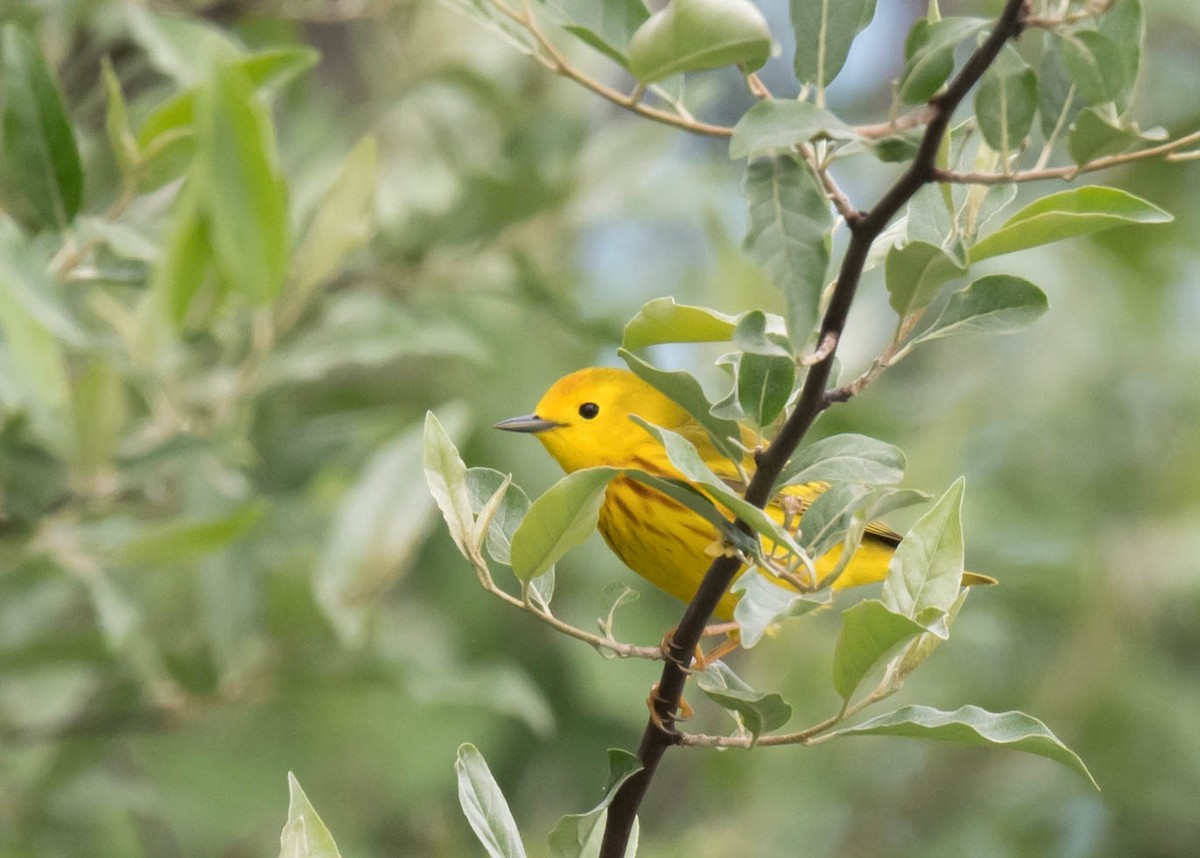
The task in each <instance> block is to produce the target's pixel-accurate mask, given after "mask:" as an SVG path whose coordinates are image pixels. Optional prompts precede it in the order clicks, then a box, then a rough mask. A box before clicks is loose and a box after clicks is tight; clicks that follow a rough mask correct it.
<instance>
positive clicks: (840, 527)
mask: <svg viewBox="0 0 1200 858" xmlns="http://www.w3.org/2000/svg"><path fill="white" fill-rule="evenodd" d="M870 496H871V491H870V489H868V488H867V487H866V486H864V485H862V484H860V483H837V484H835V485H833V486H830V487H829V488H828V489H826V490H825V491H823V492H821V494H820V495H818V496H817V499H816V500H814V501H813V502H812V505H811V506H810V507H809V508H808V509H806V510H805V511H804V515H803V516H801V517H800V533H799V535H798V537H797V538H798V541H799V542H800V544H801V545H802V546H804V550H805V551H806V552H808V556H809V557H820V556H821V555H822V554H824V553H825V552H826V551H828V550H829V549H831V548H833V546H834V545H836V544H838V543H839V542H841V541H842V537H843V536H844V535H845V532H846V528H848V527H849V526H850V524H851V521H852V519H853V518H854V517H855V516H856V515H857V514H858V513H859V512H860V511H861V510H862V507H863V504H864V503H865V502H866V501H867V499H868V498H869V497H870Z"/></svg>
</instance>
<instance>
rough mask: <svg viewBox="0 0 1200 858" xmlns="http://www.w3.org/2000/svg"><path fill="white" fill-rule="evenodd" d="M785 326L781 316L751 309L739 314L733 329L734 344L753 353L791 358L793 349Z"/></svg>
mask: <svg viewBox="0 0 1200 858" xmlns="http://www.w3.org/2000/svg"><path fill="white" fill-rule="evenodd" d="M784 328H785V326H784V321H783V319H781V318H780V317H779V316H775V315H768V314H767V313H764V312H762V310H751V311H750V312H748V313H743V314H742V315H740V316H738V320H737V325H736V326H735V327H734V329H733V344H734V345H735V346H737V347H738V348H739V349H741V350H742V351H744V352H749V353H751V354H756V355H767V356H775V355H778V356H781V357H787V358H790V357H791V356H792V350H791V348H790V347H789V345H788V340H787V334H786V333H785V332H784Z"/></svg>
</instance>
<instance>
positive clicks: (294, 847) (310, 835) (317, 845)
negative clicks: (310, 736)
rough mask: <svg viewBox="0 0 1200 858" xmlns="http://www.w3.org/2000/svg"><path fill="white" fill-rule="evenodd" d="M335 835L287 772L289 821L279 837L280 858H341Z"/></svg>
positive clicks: (296, 781) (297, 782)
mask: <svg viewBox="0 0 1200 858" xmlns="http://www.w3.org/2000/svg"><path fill="white" fill-rule="evenodd" d="M341 854H342V853H340V852H338V848H337V844H336V843H334V842H333V835H332V834H330V833H329V829H328V828H326V827H325V823H324V822H322V821H321V817H320V816H318V815H317V811H316V808H314V807H313V806H312V803H311V802H309V800H308V796H306V795H305V794H304V790H302V789H301V788H300V781H298V780H296V776H295V775H294V774H292V773H291V772H288V818H287V823H286V824H285V825H284V826H283V832H282V833H281V834H280V835H279V858H341Z"/></svg>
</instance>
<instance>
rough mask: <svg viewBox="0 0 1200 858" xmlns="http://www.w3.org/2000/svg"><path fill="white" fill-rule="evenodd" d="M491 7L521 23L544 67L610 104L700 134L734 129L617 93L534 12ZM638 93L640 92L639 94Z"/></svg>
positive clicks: (495, 0) (499, 1)
mask: <svg viewBox="0 0 1200 858" xmlns="http://www.w3.org/2000/svg"><path fill="white" fill-rule="evenodd" d="M489 2H490V3H491V5H492V7H493V8H494V9H496V10H497V11H498V12H500V14H502V15H504V16H505V17H507V18H510V19H511V20H513V21H515V22H516V23H517V24H519V25H520V26H522V27H524V28H525V29H526V30H527V31H528V32H529V34H530V35H531V36H533V38H534V40H535V41H536V42H537V44H538V47H540V48H541V50H542V51H544V52H545V53H544V54H535V55H534V56H535V57H536V58H537V60H538V62H540V63H541V64H542V65H544V66H545V67H546V68H547V69H549V70H550V71H552V72H554V73H555V74H557V75H560V76H561V77H565V78H569V79H570V80H573V81H575V82H576V83H578V84H580V85H581V86H583V87H584V88H586V89H590V90H591V91H592V92H594V93H596V94H597V95H599V96H602V97H604V98H606V99H608V100H609V101H611V102H612V103H613V104H616V105H618V106H620V107H623V108H625V109H626V110H630V111H632V112H634V113H636V114H638V115H639V116H644V117H646V118H647V119H653V120H654V121H655V122H661V123H663V124H664V125H672V126H674V127H676V128H682V129H684V130H686V131H691V132H692V133H694V134H703V135H706V136H709V137H729V136H730V135H732V134H733V129H732V128H730V127H727V126H724V125H711V124H709V123H707V122H701V121H699V120H697V119H691V118H685V117H683V116H680V115H678V114H675V113H670V112H668V111H666V110H659V109H658V108H656V107H651V106H650V105H648V104H644V103H643V102H641V101H638V100H637V99H635V98H633V97H632V96H629V95H625V94H624V93H623V92H618V91H617V90H615V89H613V88H612V87H610V86H606V85H605V84H603V83H600V81H598V80H596V79H595V78H592V77H589V76H588V75H586V74H584V72H582V71H580V70H579V69H578V68H576V67H575V66H574V65H572V64H571V62H570V61H569V60H568V59H567V58H566V57H565V56H563V54H562V52H561V51H559V49H558V48H557V47H555V45H554V43H553V42H551V41H550V39H549V38H548V37H547V36H546V34H545V33H544V32H542V28H541V26H540V25H539V24H538V22H537V19H536V18H535V17H534V16H533V14H532V13H531V12H530V11H529V10H528V9H525V10H523V11H521V12H517V11H516V10H514V9H512V8H511V7H509V6H508V5H507V4H506V3H504V2H503V0H489ZM639 96H640V93H639Z"/></svg>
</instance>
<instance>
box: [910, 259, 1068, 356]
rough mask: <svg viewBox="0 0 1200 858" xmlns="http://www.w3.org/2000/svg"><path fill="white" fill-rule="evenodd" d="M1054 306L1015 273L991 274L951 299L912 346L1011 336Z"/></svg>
mask: <svg viewBox="0 0 1200 858" xmlns="http://www.w3.org/2000/svg"><path fill="white" fill-rule="evenodd" d="M1049 307H1050V303H1049V301H1048V300H1047V298H1046V293H1045V292H1043V291H1042V290H1041V289H1039V288H1038V287H1037V286H1035V285H1033V284H1032V283H1030V282H1029V281H1028V280H1024V279H1022V278H1020V277H1014V276H1012V275H1011V274H989V275H988V276H986V277H980V278H979V279H978V280H976V281H975V282H973V283H972V284H971V285H969V286H968V287H967V288H965V289H961V290H959V291H958V292H955V293H954V294H953V295H951V296H950V300H949V301H948V302H947V303H946V307H945V309H943V310H942V313H941V315H940V316H938V317H937V320H936V321H934V323H933V324H932V325H930V326H929V328H928V329H926V330H925V331H922V332H921V333H920V334H919V335H918V336H916V337H913V339H912V340H911V341H910V343H909V346H910V347H911V346H915V345H917V344H918V343H925V342H929V341H930V340H937V339H941V338H942V337H956V336H959V335H961V334H1011V333H1015V332H1016V331H1020V330H1024V329H1025V328H1027V327H1029V325H1031V324H1032V323H1033V321H1034V320H1035V319H1036V318H1037V317H1038V316H1040V315H1042V314H1043V313H1045V312H1046V310H1048V309H1049Z"/></svg>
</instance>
